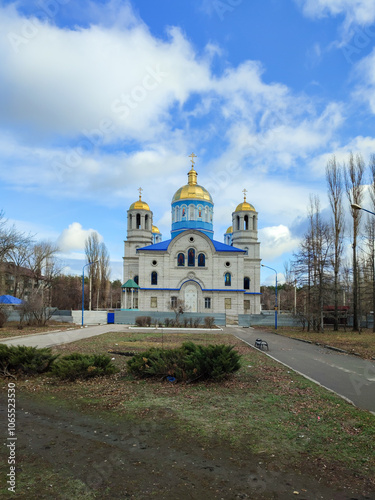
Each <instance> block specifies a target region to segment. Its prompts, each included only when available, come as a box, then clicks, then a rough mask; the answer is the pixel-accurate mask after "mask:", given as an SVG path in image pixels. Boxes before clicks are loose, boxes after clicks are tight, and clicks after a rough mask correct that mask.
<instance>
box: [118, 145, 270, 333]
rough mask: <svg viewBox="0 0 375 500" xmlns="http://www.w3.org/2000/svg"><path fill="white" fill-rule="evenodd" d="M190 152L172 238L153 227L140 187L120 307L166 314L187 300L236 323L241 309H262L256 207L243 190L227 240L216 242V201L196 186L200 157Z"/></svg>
mask: <svg viewBox="0 0 375 500" xmlns="http://www.w3.org/2000/svg"><path fill="white" fill-rule="evenodd" d="M191 158H192V159H191V161H192V166H191V170H190V171H189V173H188V183H187V184H186V185H184V186H182V187H181V188H180V189H178V190H177V191H176V192H175V194H174V196H173V198H172V204H171V218H172V227H171V238H170V239H167V240H164V241H163V239H162V235H161V234H160V231H159V230H158V228H157V227H156V226H154V225H153V213H152V211H151V210H150V207H149V205H148V204H147V203H146V202H145V201H144V200H142V190H141V189H140V190H139V191H140V195H139V200H138V201H136V202H134V203H133V204H132V205H130V207H129V210H128V216H127V239H126V241H125V254H124V285H123V293H122V304H121V307H122V309H123V310H129V309H138V310H139V311H144V312H145V313H146V312H147V311H148V312H152V311H162V312H166V311H170V310H171V307H172V308H173V307H174V306H176V304H180V303H183V304H184V308H185V311H186V312H192V313H199V314H200V315H201V316H202V317H204V316H207V315H210V314H213V313H223V312H225V313H226V317H227V324H230V323H232V322H233V323H236V322H237V319H238V315H239V314H259V312H260V243H259V242H258V213H257V212H256V210H255V208H254V207H253V206H252V205H251V204H250V203H248V202H247V201H246V190H244V193H245V195H244V201H243V202H242V203H240V204H239V205H238V206H237V207H236V208H235V210H234V211H233V213H232V225H231V226H230V227H229V228H228V229H227V232H226V234H225V235H224V243H221V242H219V241H216V240H215V239H214V231H213V217H214V203H213V200H212V197H211V195H210V193H209V192H208V191H207V190H206V189H205V188H204V187H203V186H200V185H199V184H198V182H197V176H198V174H197V172H196V171H195V168H194V166H195V165H194V158H196V156H195V155H194V154H192V155H191ZM228 215H229V214H228ZM228 219H229V217H228ZM180 301H182V302H180Z"/></svg>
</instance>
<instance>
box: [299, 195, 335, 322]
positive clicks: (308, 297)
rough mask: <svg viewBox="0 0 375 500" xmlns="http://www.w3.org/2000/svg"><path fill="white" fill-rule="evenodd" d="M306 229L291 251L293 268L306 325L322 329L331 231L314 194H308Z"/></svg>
mask: <svg viewBox="0 0 375 500" xmlns="http://www.w3.org/2000/svg"><path fill="white" fill-rule="evenodd" d="M308 219H309V229H308V231H307V233H306V234H305V236H304V238H303V240H302V242H301V244H300V249H299V251H298V252H297V253H295V254H294V261H293V271H294V273H295V276H296V279H297V281H298V283H299V285H300V288H302V291H303V295H304V296H305V300H304V301H303V312H302V311H301V310H299V311H297V313H298V314H303V315H304V317H305V319H306V322H307V329H308V331H310V330H311V329H313V330H318V331H323V330H324V321H323V319H324V318H323V312H324V298H325V296H326V295H327V291H328V287H329V282H330V275H329V273H328V268H329V262H330V259H331V247H332V240H331V233H330V228H329V225H328V224H327V223H326V222H324V221H323V220H322V217H321V212H320V203H319V198H318V197H311V198H310V205H309V208H308Z"/></svg>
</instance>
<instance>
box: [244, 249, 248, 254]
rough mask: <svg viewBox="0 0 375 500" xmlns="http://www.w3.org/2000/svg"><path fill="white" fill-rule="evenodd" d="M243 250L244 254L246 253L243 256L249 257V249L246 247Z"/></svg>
mask: <svg viewBox="0 0 375 500" xmlns="http://www.w3.org/2000/svg"><path fill="white" fill-rule="evenodd" d="M244 250H245V252H246V253H245V255H249V248H248V247H245V248H244Z"/></svg>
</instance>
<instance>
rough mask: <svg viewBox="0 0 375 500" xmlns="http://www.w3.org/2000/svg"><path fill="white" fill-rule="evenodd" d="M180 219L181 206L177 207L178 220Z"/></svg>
mask: <svg viewBox="0 0 375 500" xmlns="http://www.w3.org/2000/svg"><path fill="white" fill-rule="evenodd" d="M179 220H180V207H176V222H178V221H179Z"/></svg>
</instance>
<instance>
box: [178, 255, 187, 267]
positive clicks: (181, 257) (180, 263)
mask: <svg viewBox="0 0 375 500" xmlns="http://www.w3.org/2000/svg"><path fill="white" fill-rule="evenodd" d="M177 265H178V266H179V267H183V266H184V265H185V255H184V254H183V253H179V254H178V256H177Z"/></svg>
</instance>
